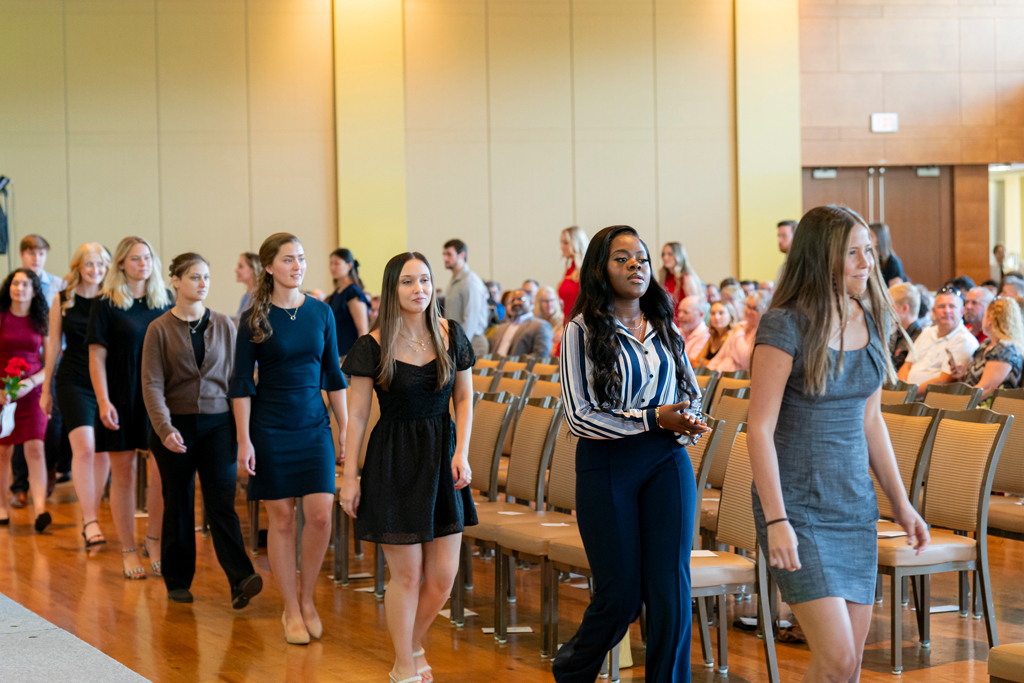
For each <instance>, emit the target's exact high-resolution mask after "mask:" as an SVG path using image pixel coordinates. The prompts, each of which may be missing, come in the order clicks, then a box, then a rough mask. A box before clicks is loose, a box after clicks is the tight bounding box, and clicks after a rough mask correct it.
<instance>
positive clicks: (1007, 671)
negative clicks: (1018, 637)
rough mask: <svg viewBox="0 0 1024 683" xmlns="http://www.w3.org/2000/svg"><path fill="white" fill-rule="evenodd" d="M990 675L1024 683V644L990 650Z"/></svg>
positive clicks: (1001, 646) (1002, 646)
mask: <svg viewBox="0 0 1024 683" xmlns="http://www.w3.org/2000/svg"><path fill="white" fill-rule="evenodd" d="M988 675H989V676H994V677H996V678H1003V679H1006V680H1008V681H1014V683H1024V643H1008V644H1006V645H998V646H996V647H994V648H992V649H991V650H989V651H988Z"/></svg>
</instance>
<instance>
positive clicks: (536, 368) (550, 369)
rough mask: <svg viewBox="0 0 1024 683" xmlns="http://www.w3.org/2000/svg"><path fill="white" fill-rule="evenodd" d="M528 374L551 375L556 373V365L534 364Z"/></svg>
mask: <svg viewBox="0 0 1024 683" xmlns="http://www.w3.org/2000/svg"><path fill="white" fill-rule="evenodd" d="M530 372H532V373H533V374H535V375H553V374H555V373H556V372H558V363H534V365H533V367H532V368H530Z"/></svg>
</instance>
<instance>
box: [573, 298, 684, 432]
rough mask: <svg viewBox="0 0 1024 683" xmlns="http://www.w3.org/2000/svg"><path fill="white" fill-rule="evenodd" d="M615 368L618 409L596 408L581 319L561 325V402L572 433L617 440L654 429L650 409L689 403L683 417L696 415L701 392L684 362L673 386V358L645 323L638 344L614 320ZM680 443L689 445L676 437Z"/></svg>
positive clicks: (623, 326) (585, 335) (652, 413)
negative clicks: (681, 380)
mask: <svg viewBox="0 0 1024 683" xmlns="http://www.w3.org/2000/svg"><path fill="white" fill-rule="evenodd" d="M615 322H616V325H617V327H618V337H619V346H620V348H619V356H618V360H617V363H618V370H619V375H620V376H621V377H622V389H621V392H620V394H619V398H620V405H621V406H622V407H621V408H614V409H613V408H608V407H607V406H599V405H598V404H597V403H596V401H597V398H596V393H595V391H594V388H593V383H592V382H593V368H592V366H591V362H590V359H589V358H588V357H587V354H586V339H587V332H586V328H585V327H584V323H583V316H582V315H580V316H576V318H575V319H573V320H572V322H570V323H569V324H568V325H566V326H565V335H564V337H563V338H562V355H561V360H560V370H561V374H562V403H563V405H564V406H565V417H566V419H567V420H568V422H569V429H570V430H571V431H572V433H573V434H575V435H576V436H579V437H584V438H588V439H620V438H622V437H625V436H634V435H636V434H640V433H643V432H646V431H650V430H653V429H657V428H658V426H657V423H656V422H655V419H654V409H655V408H656V407H658V406H663V405H669V404H673V403H679V402H681V401H685V400H689V401H690V407H689V408H688V409H687V411H686V412H687V413H690V414H693V415H699V414H700V407H701V406H700V401H701V392H700V389H699V388H698V386H697V378H696V377H695V376H694V374H693V368H691V367H690V361H689V360H688V359H687V358H686V356H685V354H684V355H683V362H685V363H686V386H679V387H677V386H676V364H675V359H674V358H673V357H672V354H671V353H670V352H669V350H668V349H667V348H665V345H664V344H663V343H662V341H661V339H660V338H659V337H658V335H657V333H656V332H655V331H654V329H653V327H652V326H650V325H648V329H647V335H646V337H644V340H643V342H640V340H638V339H637V338H636V337H634V336H633V335H632V334H630V333H629V331H628V330H627V329H626V327H625V325H623V324H622V323H621V322H619V321H618V320H616V321H615ZM679 442H680V443H684V444H685V443H693V441H691V440H690V438H689V437H686V436H680V437H679Z"/></svg>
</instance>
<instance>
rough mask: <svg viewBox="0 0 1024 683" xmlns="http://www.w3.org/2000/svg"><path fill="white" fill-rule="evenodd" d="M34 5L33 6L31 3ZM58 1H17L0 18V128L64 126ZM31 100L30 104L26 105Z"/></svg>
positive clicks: (26, 129)
mask: <svg viewBox="0 0 1024 683" xmlns="http://www.w3.org/2000/svg"><path fill="white" fill-rule="evenodd" d="M33 7H34V9H33ZM63 25H64V20H63V16H62V14H61V7H60V3H50V2H40V3H38V6H35V5H33V6H29V5H18V6H15V7H11V8H5V9H4V10H3V14H2V19H0V64H2V65H3V68H0V93H3V94H2V95H0V131H2V132H14V131H18V132H22V131H24V132H29V131H40V132H42V131H59V132H62V133H63V131H64V26H63ZM29 103H31V106H26V105H27V104H29Z"/></svg>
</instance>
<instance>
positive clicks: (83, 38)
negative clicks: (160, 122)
mask: <svg viewBox="0 0 1024 683" xmlns="http://www.w3.org/2000/svg"><path fill="white" fill-rule="evenodd" d="M105 10H106V11H105ZM66 25H67V41H66V44H67V93H68V95H67V97H68V126H69V128H70V130H71V131H73V132H97V133H98V132H115V131H117V132H124V133H137V132H153V131H156V129H157V111H156V106H157V105H156V103H157V93H156V36H155V16H154V13H153V5H152V4H151V3H127V4H121V3H111V4H110V5H109V6H108V4H106V3H102V4H99V5H92V4H91V3H69V5H68V9H67V17H66Z"/></svg>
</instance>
